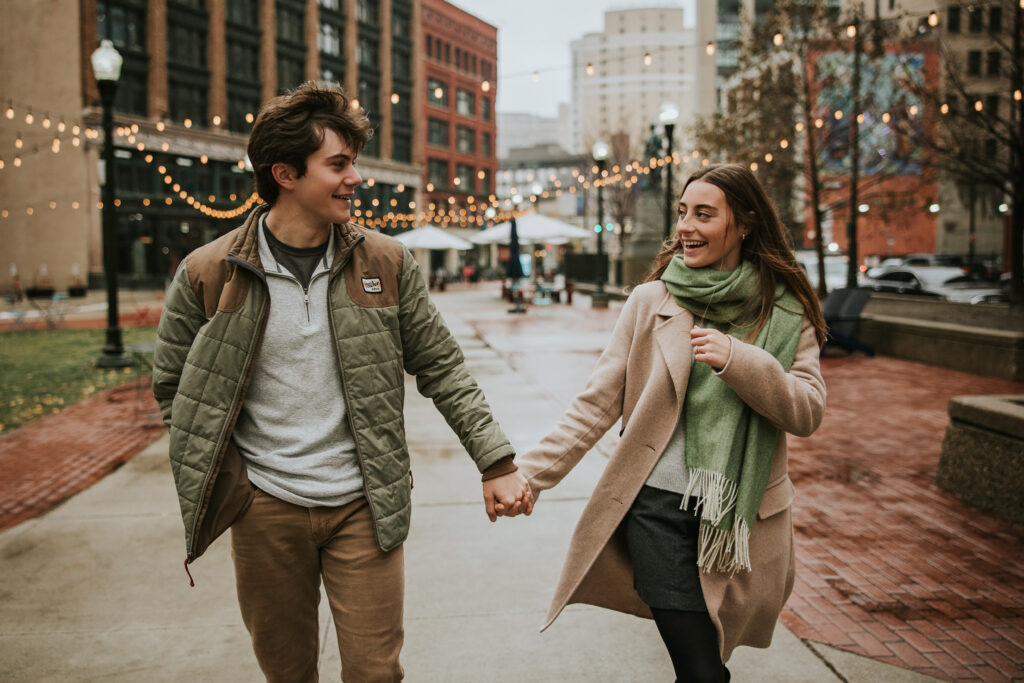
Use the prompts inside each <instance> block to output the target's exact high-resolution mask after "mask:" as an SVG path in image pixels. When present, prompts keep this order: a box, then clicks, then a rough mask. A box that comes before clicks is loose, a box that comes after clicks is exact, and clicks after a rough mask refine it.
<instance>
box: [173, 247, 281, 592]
mask: <svg viewBox="0 0 1024 683" xmlns="http://www.w3.org/2000/svg"><path fill="white" fill-rule="evenodd" d="M227 261H228V263H233V264H235V265H236V266H239V267H241V268H245V269H246V270H248V271H250V272H251V273H253V274H254V275H255V276H256V277H257V278H258V279H259V280H260V282H262V283H263V286H264V287H266V286H267V280H266V277H265V276H264V275H263V273H261V272H260V271H259V270H258V269H257V268H255V267H254V266H253V265H252V264H250V263H249V262H248V261H244V260H242V259H240V258H238V257H237V256H233V255H230V254H229V255H228V257H227ZM269 300H270V291H269V289H268V290H267V301H268V302H269ZM269 310H270V306H269V305H267V303H264V305H263V310H262V311H260V321H259V329H258V331H257V334H256V340H255V342H254V343H253V347H252V351H251V352H250V353H249V356H248V357H247V358H246V359H245V372H244V373H243V374H242V381H240V382H239V384H238V389H237V390H236V392H235V396H234V399H233V401H232V407H231V415H230V416H229V418H228V419H227V420H225V421H224V428H223V429H222V430H221V433H220V437H219V438H218V443H219V444H220V446H219V448H218V449H217V455H216V457H215V458H214V463H215V464H219V463H220V461H221V459H222V458H223V457H224V452H225V451H226V450H227V439H225V436H226V435H227V433H228V431H230V428H231V426H233V425H234V423H235V421H236V420H237V419H238V413H239V412H240V411H241V408H242V401H241V400H240V397H241V396H242V395H243V394H244V393H245V391H246V390H247V389H248V388H249V380H250V379H251V378H252V366H253V361H254V359H255V358H256V354H257V353H258V352H259V347H260V344H261V342H262V341H263V333H264V331H265V329H266V325H267V317H268V316H267V312H268V311H269ZM214 469H215V468H213V467H211V468H210V469H209V470H208V471H207V472H206V478H205V480H204V481H203V488H202V495H200V497H199V500H200V502H202V501H203V500H205V498H206V490H207V488H209V486H210V477H211V475H212V474H213V470H214ZM199 521H200V518H199V510H196V518H195V520H193V522H192V546H191V547H190V548H189V549H188V556H187V557H186V558H185V571H186V572H188V565H189V564H190V563H192V562H194V561H195V559H196V551H195V549H196V531H197V530H198V528H199ZM189 585H195V584H194V583H193V582H192V575H191V574H189Z"/></svg>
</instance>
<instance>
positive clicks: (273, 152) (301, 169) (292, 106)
mask: <svg viewBox="0 0 1024 683" xmlns="http://www.w3.org/2000/svg"><path fill="white" fill-rule="evenodd" d="M327 129H330V130H333V131H334V132H335V133H336V134H337V135H338V137H340V138H341V139H342V140H343V141H344V142H345V144H346V145H348V147H349V149H351V150H352V154H353V155H354V156H355V155H358V154H359V153H360V152H361V151H363V147H364V146H365V145H366V142H367V140H369V139H370V136H372V135H373V129H371V128H370V120H369V119H368V118H367V117H366V112H365V111H363V110H362V109H361V108H359V107H358V106H356V107H353V106H352V100H350V99H349V98H348V96H347V95H345V91H344V90H342V89H341V87H340V86H338V85H336V84H334V83H326V82H323V81H307V82H305V83H303V84H302V85H300V86H299V87H297V88H295V89H294V90H292V91H291V92H288V93H285V94H284V95H278V96H277V97H275V98H274V99H272V100H270V101H269V102H267V103H266V104H264V105H263V107H262V108H261V109H260V113H259V116H257V117H256V123H254V124H253V126H252V133H250V134H249V147H248V150H247V151H248V154H249V161H250V163H252V168H253V172H254V173H255V175H256V192H258V193H259V195H260V198H262V199H263V201H265V202H266V203H268V204H271V205H273V204H274V202H276V201H277V197H278V195H279V194H280V192H281V186H280V185H278V184H277V181H276V180H274V174H273V171H272V169H273V166H274V164H278V163H284V164H288V165H289V166H291V167H292V168H294V169H295V172H296V173H297V174H298V176H299V177H300V178H301V177H302V176H304V175H306V160H307V159H309V157H310V156H312V155H313V154H314V153H315V152H316V151H317V150H318V149H320V145H322V144H323V141H324V131H325V130H327Z"/></svg>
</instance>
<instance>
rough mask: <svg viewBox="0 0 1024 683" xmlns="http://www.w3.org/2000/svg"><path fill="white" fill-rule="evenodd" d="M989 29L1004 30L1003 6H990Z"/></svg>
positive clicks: (991, 30)
mask: <svg viewBox="0 0 1024 683" xmlns="http://www.w3.org/2000/svg"><path fill="white" fill-rule="evenodd" d="M988 31H989V33H1002V32H1003V8H1002V7H990V8H989V10H988Z"/></svg>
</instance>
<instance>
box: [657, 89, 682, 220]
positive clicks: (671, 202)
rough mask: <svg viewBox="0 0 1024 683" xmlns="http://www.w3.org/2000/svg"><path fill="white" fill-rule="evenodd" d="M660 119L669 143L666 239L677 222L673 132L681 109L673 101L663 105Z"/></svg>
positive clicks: (666, 184) (666, 185)
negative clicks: (673, 182) (673, 183)
mask: <svg viewBox="0 0 1024 683" xmlns="http://www.w3.org/2000/svg"><path fill="white" fill-rule="evenodd" d="M658 119H659V120H660V121H661V123H662V124H663V125H664V126H665V141H666V142H667V143H668V152H667V153H666V155H665V239H668V238H669V237H670V236H671V235H672V224H673V223H674V222H675V221H674V220H673V217H674V216H675V213H676V211H675V204H676V201H675V197H673V196H672V161H673V147H672V134H673V133H674V132H675V130H676V121H677V120H679V110H678V109H677V108H676V105H674V104H672V103H671V102H665V103H664V104H662V105H661V113H660V114H659V115H658Z"/></svg>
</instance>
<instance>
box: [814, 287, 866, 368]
mask: <svg viewBox="0 0 1024 683" xmlns="http://www.w3.org/2000/svg"><path fill="white" fill-rule="evenodd" d="M870 298H871V290H870V289H867V288H866V287H852V288H851V287H843V288H841V289H835V290H833V291H831V292H829V295H828V296H827V297H826V298H825V306H824V314H825V324H826V325H827V326H828V337H827V338H826V340H825V345H824V346H822V347H821V353H822V355H824V353H825V350H826V349H827V348H829V347H830V346H837V347H839V348H841V349H843V350H844V351H846V352H847V353H853V352H854V351H861V352H862V353H866V354H867V355H869V356H874V355H875V349H874V348H872V347H871V346H869V345H867V344H865V343H864V342H861V341H858V340H857V339H856V338H855V337H854V334H855V333H856V331H857V323H858V322H859V321H860V316H861V313H862V312H863V311H864V306H865V305H866V304H867V303H868V299H870Z"/></svg>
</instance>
